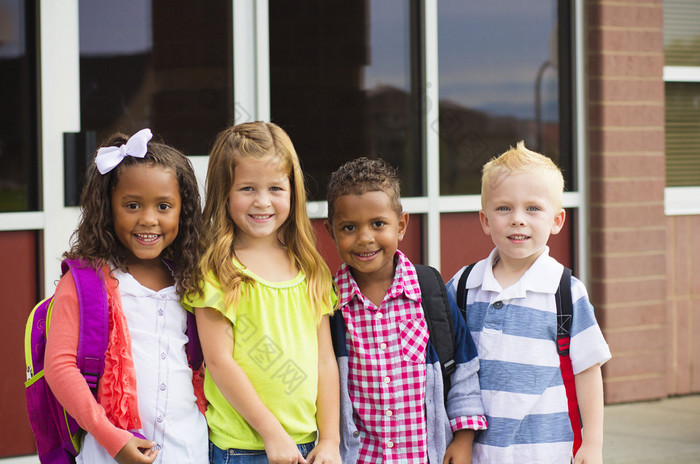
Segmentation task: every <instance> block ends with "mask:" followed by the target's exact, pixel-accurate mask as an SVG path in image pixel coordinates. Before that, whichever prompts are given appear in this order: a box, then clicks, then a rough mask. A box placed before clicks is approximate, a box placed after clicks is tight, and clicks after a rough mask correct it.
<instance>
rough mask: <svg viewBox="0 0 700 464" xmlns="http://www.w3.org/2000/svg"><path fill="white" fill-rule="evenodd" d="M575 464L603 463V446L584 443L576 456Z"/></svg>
mask: <svg viewBox="0 0 700 464" xmlns="http://www.w3.org/2000/svg"><path fill="white" fill-rule="evenodd" d="M574 464H603V448H602V447H601V446H586V444H585V443H584V444H582V445H581V447H580V448H579V449H578V452H577V453H576V456H574Z"/></svg>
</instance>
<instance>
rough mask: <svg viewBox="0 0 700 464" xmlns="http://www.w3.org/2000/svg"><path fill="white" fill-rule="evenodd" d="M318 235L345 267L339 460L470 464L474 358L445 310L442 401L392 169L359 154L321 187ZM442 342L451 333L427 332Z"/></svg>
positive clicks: (339, 340)
mask: <svg viewBox="0 0 700 464" xmlns="http://www.w3.org/2000/svg"><path fill="white" fill-rule="evenodd" d="M327 199H328V221H326V229H327V230H328V233H329V234H330V235H331V237H332V238H333V241H334V242H335V245H336V247H337V249H338V254H339V255H340V257H341V258H342V260H343V261H344V263H343V264H342V265H341V266H340V269H339V270H338V273H337V274H336V277H335V280H336V283H337V284H338V290H339V307H338V309H339V313H340V314H338V313H336V314H338V315H337V316H335V317H334V320H333V322H332V323H331V331H332V334H333V339H334V347H335V350H336V357H337V358H338V364H339V369H340V384H341V398H340V401H341V421H340V422H341V424H340V434H341V443H340V451H341V456H342V458H343V462H344V463H371V464H376V463H382V462H383V463H407V464H409V463H410V464H414V463H426V462H430V463H436V464H441V463H445V464H448V463H450V462H452V463H453V464H461V463H471V454H472V442H473V439H474V430H480V429H485V428H486V419H485V417H484V416H483V414H484V410H483V406H482V403H481V395H480V391H479V380H478V378H477V371H478V370H479V360H478V358H477V356H476V349H475V346H474V342H473V341H472V339H471V336H470V335H469V332H468V331H467V328H466V325H465V322H464V319H463V318H462V317H461V315H460V314H459V313H458V312H457V311H453V312H452V316H453V317H452V318H453V322H454V327H455V346H456V347H457V349H456V353H455V357H454V360H455V363H456V364H457V368H456V371H455V372H454V374H452V377H451V381H452V383H451V385H452V386H451V388H450V390H449V392H448V394H447V398H446V399H445V396H444V390H443V381H442V371H441V367H440V363H439V361H438V357H437V352H436V351H435V348H434V347H433V346H432V344H431V343H430V340H429V335H430V334H429V333H428V327H427V323H426V319H425V315H424V314H423V309H422V307H421V291H420V287H419V285H418V278H417V276H416V271H415V268H414V266H413V264H411V262H410V261H409V260H408V258H406V256H405V255H404V254H403V253H401V252H400V251H398V249H397V247H398V244H399V242H400V241H401V240H402V239H403V236H404V233H405V232H406V226H407V224H408V214H407V213H406V212H404V211H403V209H402V206H401V200H400V193H399V179H398V175H397V173H396V170H394V169H392V168H391V167H389V166H388V165H387V164H386V163H384V162H383V161H381V160H370V159H367V158H359V159H357V160H354V161H350V162H348V163H346V164H344V165H343V166H341V167H340V168H339V169H338V170H337V171H335V172H334V173H333V174H332V176H331V180H330V183H329V186H328V194H327ZM433 336H450V334H433Z"/></svg>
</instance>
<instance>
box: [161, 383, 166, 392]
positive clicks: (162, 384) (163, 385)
mask: <svg viewBox="0 0 700 464" xmlns="http://www.w3.org/2000/svg"><path fill="white" fill-rule="evenodd" d="M165 388H166V387H165V384H164V383H161V384H160V391H165Z"/></svg>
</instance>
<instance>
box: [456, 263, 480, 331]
mask: <svg viewBox="0 0 700 464" xmlns="http://www.w3.org/2000/svg"><path fill="white" fill-rule="evenodd" d="M475 264H476V263H471V264H470V265H469V266H467V268H466V269H464V272H462V275H461V276H460V277H459V281H458V282H457V307H458V308H459V310H460V311H462V316H463V317H464V320H465V321H466V320H467V277H469V273H470V272H472V269H474V265H475Z"/></svg>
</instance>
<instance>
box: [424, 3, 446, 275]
mask: <svg viewBox="0 0 700 464" xmlns="http://www.w3.org/2000/svg"><path fill="white" fill-rule="evenodd" d="M424 11H425V18H424V21H425V22H424V30H425V47H424V50H425V52H424V53H425V56H423V60H422V61H423V63H424V66H425V102H424V108H425V111H424V116H423V117H424V118H425V121H424V125H423V127H424V130H425V134H424V135H425V150H426V153H425V157H426V160H425V167H426V177H425V182H426V194H427V200H428V205H427V206H428V208H427V212H426V227H425V228H424V230H425V233H426V234H427V237H425V238H424V240H423V242H424V243H425V244H426V248H427V256H426V258H427V261H428V264H430V265H431V266H433V267H435V268H436V269H438V270H439V269H440V252H441V250H440V245H441V244H440V140H439V135H440V134H439V124H438V115H439V104H438V102H439V88H438V87H439V71H438V2H437V0H426V2H425V10H424Z"/></svg>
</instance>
